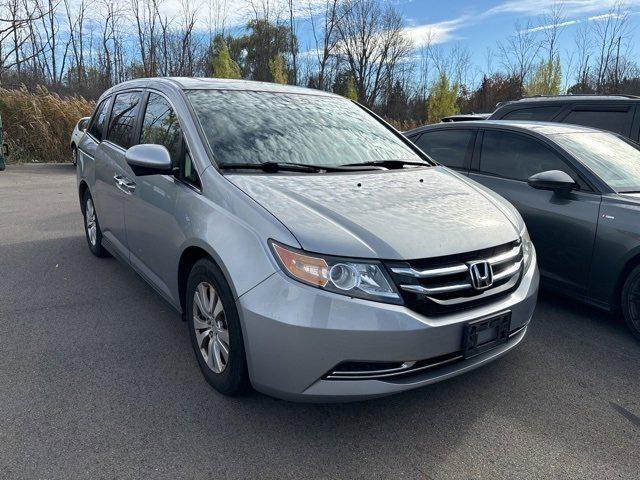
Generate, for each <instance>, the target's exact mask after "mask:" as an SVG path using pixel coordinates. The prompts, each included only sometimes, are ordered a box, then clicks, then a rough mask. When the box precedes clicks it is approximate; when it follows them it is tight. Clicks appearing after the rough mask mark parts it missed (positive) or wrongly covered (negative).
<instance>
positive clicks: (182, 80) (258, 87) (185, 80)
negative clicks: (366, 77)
mask: <svg viewBox="0 0 640 480" xmlns="http://www.w3.org/2000/svg"><path fill="white" fill-rule="evenodd" d="M163 85H164V86H168V87H173V88H178V89H180V90H237V91H253V92H273V93H297V94H301V95H322V96H328V97H340V96H339V95H336V94H334V93H330V92H325V91H323V90H315V89H313V88H305V87H295V86H291V85H280V84H277V83H269V82H254V81H251V80H232V79H226V78H195V77H155V78H138V79H135V80H129V81H126V82H122V83H119V84H118V85H115V86H114V87H112V88H111V89H109V91H110V92H113V91H117V90H122V89H125V88H136V87H137V88H144V87H161V86H163ZM340 98H342V97H340Z"/></svg>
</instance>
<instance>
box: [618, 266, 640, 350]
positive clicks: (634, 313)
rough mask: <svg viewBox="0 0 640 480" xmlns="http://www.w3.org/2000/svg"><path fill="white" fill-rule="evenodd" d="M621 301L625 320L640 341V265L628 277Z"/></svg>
mask: <svg viewBox="0 0 640 480" xmlns="http://www.w3.org/2000/svg"><path fill="white" fill-rule="evenodd" d="M620 300H621V301H620V305H621V307H622V315H623V316H624V320H625V322H627V325H628V326H629V329H630V330H631V333H633V335H634V336H635V337H636V339H638V340H639V341H640V265H638V266H637V267H636V268H634V269H633V270H631V273H629V275H628V276H627V279H626V280H625V282H624V286H623V287H622V298H621V299H620Z"/></svg>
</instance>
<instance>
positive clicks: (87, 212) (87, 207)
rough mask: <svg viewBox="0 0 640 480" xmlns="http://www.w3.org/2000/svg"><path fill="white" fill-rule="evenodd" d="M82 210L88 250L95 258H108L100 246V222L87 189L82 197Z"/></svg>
mask: <svg viewBox="0 0 640 480" xmlns="http://www.w3.org/2000/svg"><path fill="white" fill-rule="evenodd" d="M82 206H83V208H82V210H83V212H82V213H83V214H84V215H83V216H84V233H85V235H86V237H87V243H88V244H89V250H91V253H93V254H94V255H95V256H96V257H108V256H109V252H107V250H105V248H104V247H103V246H102V230H100V222H98V215H97V214H96V208H95V205H94V204H93V198H92V197H91V194H90V193H89V190H88V189H87V190H86V191H85V192H84V195H83V197H82Z"/></svg>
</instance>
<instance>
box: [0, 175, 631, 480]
mask: <svg viewBox="0 0 640 480" xmlns="http://www.w3.org/2000/svg"><path fill="white" fill-rule="evenodd" d="M292 368H293V366H292ZM639 372H640V344H638V343H636V342H635V341H634V340H633V339H632V338H631V336H630V335H629V334H628V333H627V331H626V329H625V327H624V324H623V323H622V322H621V321H620V320H619V319H615V318H611V317H610V316H608V315H606V314H603V313H602V312H600V311H598V310H595V309H592V308H589V307H585V306H582V305H580V304H577V303H573V302H571V301H569V300H565V299H562V298H558V297H555V296H552V295H550V294H543V295H542V297H541V299H540V303H539V306H538V309H537V311H536V314H535V322H534V324H533V327H532V328H531V330H530V334H529V336H528V338H527V339H526V340H525V342H524V343H523V344H522V345H521V347H519V348H518V349H516V350H515V351H513V352H511V353H510V354H509V355H507V356H506V357H504V358H503V359H501V360H499V361H497V362H495V363H493V364H491V365H489V366H487V367H484V368H482V369H480V370H477V371H476V372H474V373H471V374H467V375H465V376H462V377H458V378H456V379H453V380H450V381H446V382H444V383H441V384H438V385H434V386H430V387H426V388H423V389H421V390H418V391H413V392H410V393H406V394H401V395H397V396H394V397H388V398H385V399H381V400H375V401H369V402H364V403H358V404H347V405H322V406H317V405H301V404H293V403H288V402H284V401H280V400H275V399H272V398H269V397H266V396H263V395H260V394H258V393H251V394H248V395H246V396H244V397H242V398H237V399H229V398H225V397H222V396H220V395H218V394H217V393H216V392H214V391H213V390H212V389H211V388H210V387H209V386H208V384H207V383H205V381H204V380H203V379H202V377H201V376H200V373H199V371H198V368H197V365H196V360H195V357H194V355H193V353H192V350H191V346H190V344H189V339H188V335H187V329H186V325H185V324H184V323H182V322H181V321H180V319H179V317H178V315H177V314H175V313H174V312H172V311H171V310H170V309H169V307H167V305H166V304H165V303H163V301H162V300H160V298H159V297H158V296H157V295H156V294H155V293H153V291H152V290H151V289H150V288H149V287H147V286H146V285H145V284H144V283H143V282H142V281H141V280H140V279H139V278H138V277H137V276H136V275H135V274H134V273H132V272H131V271H130V270H128V268H127V267H125V266H123V265H121V264H120V263H118V262H117V261H115V260H113V259H98V258H95V257H93V256H92V255H91V254H90V253H89V250H88V249H87V247H86V245H85V239H84V235H83V233H82V219H81V216H80V214H79V207H78V201H77V197H76V194H75V178H74V171H73V169H72V167H66V166H65V167H61V166H53V167H48V166H29V167H26V166H25V167H12V166H9V168H8V170H7V171H5V172H2V173H0V478H2V479H5V478H6V479H13V478H47V479H49V478H60V479H62V478H91V479H98V478H154V479H157V478H170V479H175V478H204V477H209V478H218V479H219V478H248V477H253V478H256V477H257V478H278V479H283V478H316V477H323V478H394V479H395V478H426V479H479V478H487V479H492V480H493V479H503V478H504V479H514V478H527V479H532V478H544V479H549V478H579V479H586V478H594V479H614V478H627V479H637V478H638V477H639V475H640V474H639V472H640V456H639V454H638V452H639V451H640V418H639V417H640V395H639V394H640V384H639V381H638V373H639Z"/></svg>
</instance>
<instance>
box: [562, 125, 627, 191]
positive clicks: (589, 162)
mask: <svg viewBox="0 0 640 480" xmlns="http://www.w3.org/2000/svg"><path fill="white" fill-rule="evenodd" d="M553 139H554V140H555V141H556V143H557V144H558V145H560V146H561V147H563V148H564V149H565V150H567V151H568V152H569V153H570V154H572V155H573V156H574V157H576V158H577V159H578V160H579V161H580V162H582V163H583V164H584V165H586V166H587V167H588V168H590V169H591V171H593V173H595V174H596V175H598V176H599V177H600V178H601V179H602V180H603V181H605V182H606V183H607V184H608V185H609V186H610V187H611V188H613V189H614V190H615V191H616V192H619V193H631V192H638V191H640V146H638V145H636V144H634V143H632V142H630V141H627V140H624V139H622V138H620V137H618V136H617V135H615V134H613V133H606V132H573V133H560V134H555V135H553Z"/></svg>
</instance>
